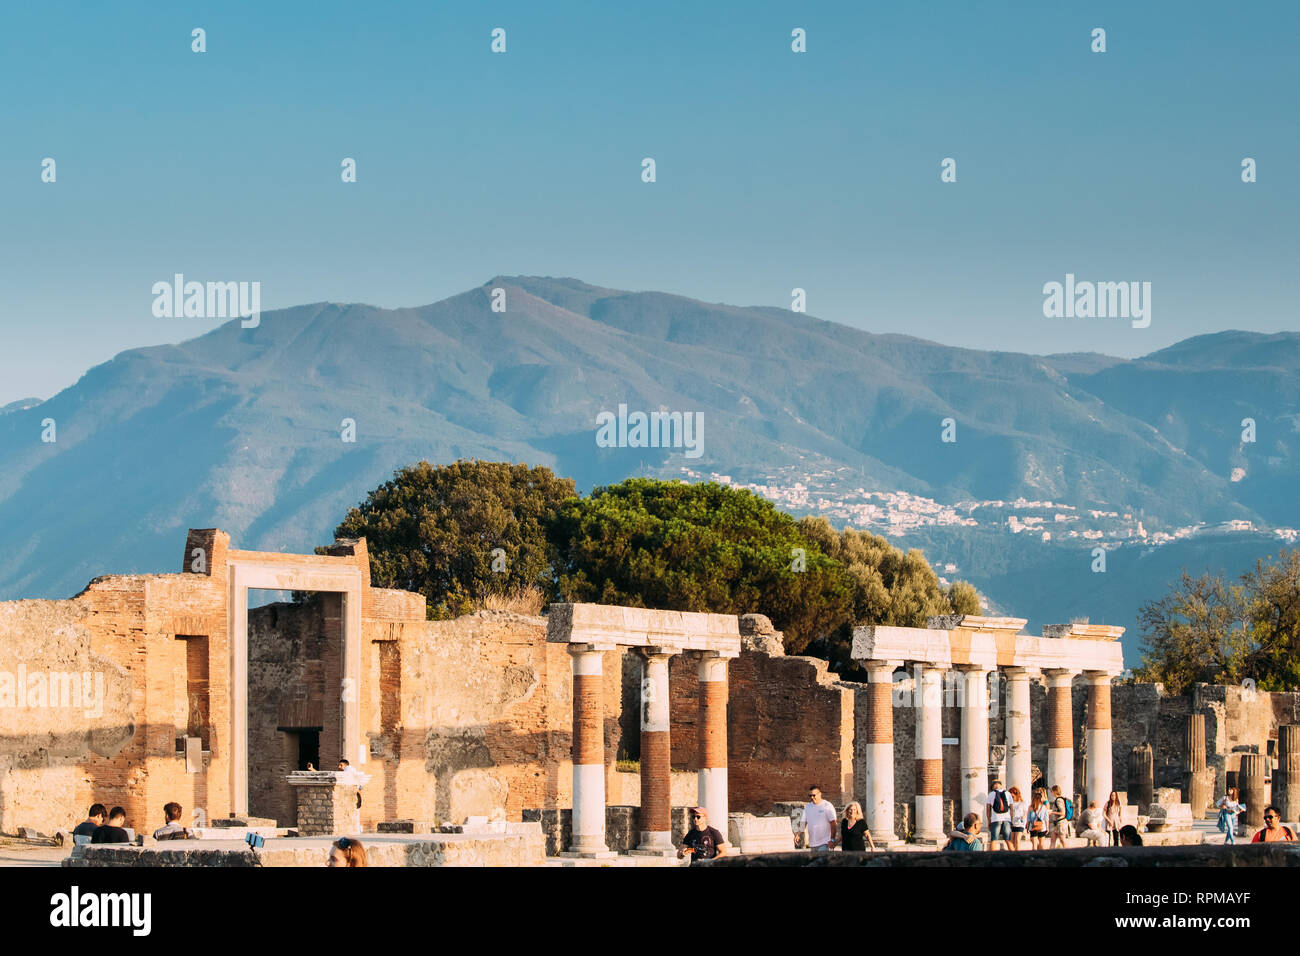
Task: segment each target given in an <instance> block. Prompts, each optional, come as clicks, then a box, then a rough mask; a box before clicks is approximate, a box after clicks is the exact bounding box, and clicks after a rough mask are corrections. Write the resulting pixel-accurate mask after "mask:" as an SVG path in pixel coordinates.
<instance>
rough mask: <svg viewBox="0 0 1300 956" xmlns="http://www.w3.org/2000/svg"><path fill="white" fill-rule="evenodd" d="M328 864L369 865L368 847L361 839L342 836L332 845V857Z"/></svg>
mask: <svg viewBox="0 0 1300 956" xmlns="http://www.w3.org/2000/svg"><path fill="white" fill-rule="evenodd" d="M325 865H326V866H369V864H368V863H366V848H365V847H364V846H362V845H361V841H360V840H353V839H352V838H351V837H340V838H339V839H337V840H335V841H334V843H333V844H332V845H331V846H330V858H329V862H328V863H326V864H325Z"/></svg>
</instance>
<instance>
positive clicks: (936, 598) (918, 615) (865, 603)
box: [799, 517, 980, 677]
mask: <svg viewBox="0 0 1300 956" xmlns="http://www.w3.org/2000/svg"><path fill="white" fill-rule="evenodd" d="M799 530H800V531H801V532H802V533H803V535H804V537H806V538H808V539H809V540H811V541H815V542H816V543H817V546H818V547H819V548H820V549H821V550H822V551H824V552H825V553H826V554H828V555H830V556H831V557H832V558H834V559H835V560H837V561H838V562H840V563H841V564H842V565H844V567H845V570H846V572H847V573H848V575H849V578H850V580H852V582H853V616H852V620H851V621H850V622H849V623H847V624H845V625H841V626H840V627H839V628H837V629H836V630H834V631H833V632H829V633H827V634H826V635H824V637H823V638H822V640H821V641H820V642H819V644H818V645H816V646H814V647H813V648H812V649H811V653H815V654H816V655H817V656H819V657H825V658H826V659H827V660H829V661H830V662H831V664H832V665H833V666H834V668H835V669H836V670H837V671H839V673H840V674H842V675H844V676H845V677H862V676H864V675H863V674H862V672H861V668H859V667H858V666H857V665H856V664H854V663H853V661H852V659H851V658H850V656H849V654H850V651H851V650H852V642H853V627H852V625H855V624H890V625H894V626H897V627H925V625H926V621H927V619H929V618H931V617H934V616H936V615H941V614H979V613H980V597H979V592H978V591H976V590H975V588H974V586H973V585H971V584H970V583H969V582H966V581H957V582H954V583H953V584H952V585H951V586H950V587H948V588H944V587H943V585H942V584H941V583H940V582H939V576H938V575H937V574H935V572H934V569H933V568H932V567H930V563H929V562H928V561H927V560H926V559H925V555H924V554H923V553H922V552H921V551H920V550H919V549H917V548H913V549H912V550H910V551H907V552H903V551H901V550H900V549H898V548H896V547H894V546H893V545H892V544H890V543H889V542H888V541H887V540H886V539H885V538H882V537H880V536H879V535H874V534H871V533H870V532H869V531H858V530H856V529H854V528H845V529H843V530H842V531H836V530H835V529H834V528H833V527H831V523H830V522H829V521H827V520H826V519H825V518H822V517H808V518H800V519H799Z"/></svg>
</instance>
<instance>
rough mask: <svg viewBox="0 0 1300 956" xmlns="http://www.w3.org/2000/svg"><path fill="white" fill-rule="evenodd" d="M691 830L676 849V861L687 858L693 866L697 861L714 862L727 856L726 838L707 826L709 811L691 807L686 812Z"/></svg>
mask: <svg viewBox="0 0 1300 956" xmlns="http://www.w3.org/2000/svg"><path fill="white" fill-rule="evenodd" d="M688 816H689V817H690V821H691V828H690V829H689V830H687V831H686V836H684V837H682V845H681V846H680V847H678V848H677V859H679V860H680V859H682V858H687V859H689V860H690V861H691V862H690V865H691V866H694V865H695V863H696V861H698V860H716V859H717V858H718V857H720V856H726V855H727V838H726V837H724V836H723V835H722V834H721V833H720V832H719V831H718V830H716V829H714V828H713V827H711V826H709V811H708V810H705V809H704V808H703V807H692V808H691V809H690V810H689V811H688Z"/></svg>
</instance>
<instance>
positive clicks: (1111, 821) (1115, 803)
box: [1105, 790, 1124, 846]
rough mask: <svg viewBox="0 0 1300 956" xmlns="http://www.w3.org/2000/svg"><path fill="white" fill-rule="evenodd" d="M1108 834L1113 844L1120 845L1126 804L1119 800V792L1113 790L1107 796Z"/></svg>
mask: <svg viewBox="0 0 1300 956" xmlns="http://www.w3.org/2000/svg"><path fill="white" fill-rule="evenodd" d="M1105 817H1106V835H1107V836H1108V837H1110V845H1111V846H1119V828H1120V827H1122V826H1123V825H1124V806H1123V804H1121V803H1120V802H1119V792H1118V791H1115V790H1112V791H1111V792H1110V796H1109V797H1107V798H1106V810H1105Z"/></svg>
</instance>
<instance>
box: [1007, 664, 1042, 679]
mask: <svg viewBox="0 0 1300 956" xmlns="http://www.w3.org/2000/svg"><path fill="white" fill-rule="evenodd" d="M998 670H1000V671H1002V673H1003V674H1005V675H1006V677H1007V680H1013V679H1014V680H1019V679H1020V678H1029V677H1037V676H1038V675H1039V674H1041V673H1042V670H1041V669H1040V668H1037V667H999V668H998Z"/></svg>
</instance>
